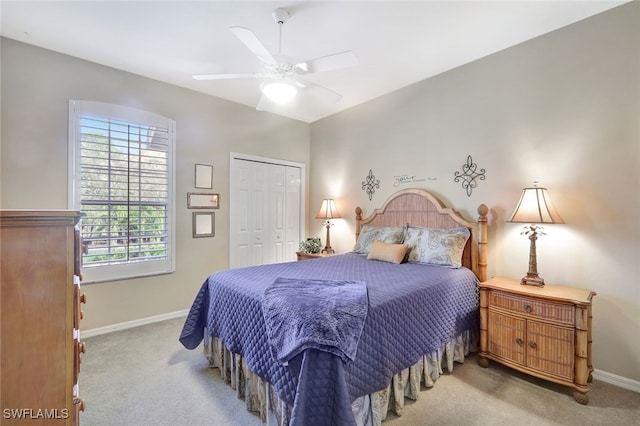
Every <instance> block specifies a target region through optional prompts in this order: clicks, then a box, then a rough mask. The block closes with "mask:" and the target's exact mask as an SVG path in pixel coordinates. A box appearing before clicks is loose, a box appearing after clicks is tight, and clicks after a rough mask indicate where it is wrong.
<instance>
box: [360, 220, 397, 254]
mask: <svg viewBox="0 0 640 426" xmlns="http://www.w3.org/2000/svg"><path fill="white" fill-rule="evenodd" d="M405 229H406V226H405V225H400V226H384V227H377V226H370V225H362V228H361V229H360V236H358V241H356V245H355V246H354V247H353V252H354V253H358V254H369V252H370V251H371V247H372V246H373V242H374V241H376V240H377V241H382V242H383V243H387V244H400V243H402V240H403V239H404V233H405Z"/></svg>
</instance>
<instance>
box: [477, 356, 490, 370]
mask: <svg viewBox="0 0 640 426" xmlns="http://www.w3.org/2000/svg"><path fill="white" fill-rule="evenodd" d="M478 365H479V366H480V367H483V368H487V367H488V366H489V358H485V357H483V356H481V357H478Z"/></svg>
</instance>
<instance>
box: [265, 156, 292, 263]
mask: <svg viewBox="0 0 640 426" xmlns="http://www.w3.org/2000/svg"><path fill="white" fill-rule="evenodd" d="M286 171H287V167H286V166H280V165H277V164H269V184H268V185H269V212H268V223H269V226H268V228H269V250H268V253H267V255H266V261H265V263H279V262H286V261H287V255H286V250H285V249H286V245H285V244H286V243H285V242H286V239H285V231H286V227H285V223H286V219H287V218H286V215H285V213H286V203H285V197H286V187H287V181H286Z"/></svg>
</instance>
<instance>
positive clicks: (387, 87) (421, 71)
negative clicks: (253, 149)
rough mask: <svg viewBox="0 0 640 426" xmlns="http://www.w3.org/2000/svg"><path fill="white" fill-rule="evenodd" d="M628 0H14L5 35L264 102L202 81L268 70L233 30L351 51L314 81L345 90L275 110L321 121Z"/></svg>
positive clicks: (310, 53) (241, 83) (305, 55)
mask: <svg viewBox="0 0 640 426" xmlns="http://www.w3.org/2000/svg"><path fill="white" fill-rule="evenodd" d="M625 2H626V0H625V1H610V0H605V1H580V0H571V1H553V0H552V1H504V0H503V1H493V2H489V1H410V2H405V1H385V2H383V1H334V2H327V1H275V2H274V1H252V2H249V1H238V0H236V1H197V2H189V1H173V2H169V1H104V2H99V1H44V2H34V1H24V0H22V1H6V0H2V1H1V3H0V7H1V9H0V18H1V21H0V22H1V27H0V29H1V34H2V36H4V37H8V38H11V39H15V40H19V41H22V42H25V43H29V44H33V45H36V46H40V47H44V48H47V49H51V50H54V51H58V52H62V53H65V54H69V55H72V56H76V57H79V58H83V59H86V60H89V61H93V62H97V63H100V64H104V65H107V66H110V67H113V68H118V69H121V70H125V71H128V72H132V73H135V74H139V75H143V76H146V77H150V78H153V79H157V80H161V81H164V82H167V83H171V84H175V85H177V86H182V87H186V88H189V89H193V90H196V91H199V92H203V93H207V94H210V95H213V96H217V97H220V98H224V99H228V100H230V101H233V102H238V103H240V104H244V105H248V106H253V107H255V106H256V105H257V103H258V101H259V99H260V91H259V84H260V81H259V80H254V79H241V80H215V81H196V80H193V79H192V78H191V75H192V74H208V73H237V72H259V71H261V65H260V63H259V61H258V60H257V59H256V57H255V56H254V55H253V54H252V53H251V52H250V51H249V50H248V49H247V48H246V47H245V46H244V45H243V44H242V43H241V42H240V41H239V40H238V39H237V38H236V37H235V36H234V35H233V34H232V33H231V32H230V31H229V29H228V27H230V26H242V27H246V28H250V29H252V30H253V32H254V33H255V34H256V36H257V37H258V38H259V39H260V40H261V41H262V43H263V44H264V45H265V46H266V48H267V49H268V50H269V51H270V52H272V53H273V54H277V52H278V26H277V24H276V23H275V22H274V20H273V18H272V16H271V12H272V10H273V9H275V8H279V7H282V8H285V9H287V10H288V11H289V12H290V14H291V17H290V18H289V20H288V21H287V23H285V24H284V26H283V33H282V36H283V41H282V54H283V55H284V56H286V57H289V58H290V59H291V60H292V61H294V62H300V61H303V60H308V59H313V58H317V57H321V56H325V55H329V54H332V53H337V52H342V51H345V50H351V51H353V52H354V53H355V55H356V56H357V58H358V65H357V66H356V67H352V68H346V69H341V70H334V71H328V72H325V73H318V74H311V75H308V76H305V78H306V79H307V80H309V81H311V82H313V83H316V84H320V85H323V86H325V87H327V88H330V89H331V90H333V91H335V92H338V93H340V94H342V95H343V98H342V99H341V100H340V101H339V102H338V103H335V104H329V103H326V102H323V101H319V100H316V99H315V98H312V97H309V96H306V97H300V98H299V100H300V102H299V103H294V104H290V105H289V106H287V107H281V108H280V109H278V110H276V111H274V112H276V113H278V114H281V115H283V116H288V117H291V118H295V119H299V120H302V121H306V122H313V121H315V120H317V119H319V118H322V117H326V116H329V115H331V114H334V113H336V112H338V111H341V110H344V109H346V108H349V107H352V106H355V105H358V104H361V103H363V102H366V101H369V100H371V99H374V98H376V97H378V96H381V95H384V94H385V93H389V92H392V91H394V90H397V89H399V88H401V87H404V86H407V85H410V84H412V83H415V82H418V81H420V80H424V79H426V78H428V77H431V76H433V75H436V74H439V73H442V72H444V71H447V70H450V69H452V68H455V67H458V66H460V65H463V64H465V63H469V62H471V61H474V60H476V59H478V58H481V57H483V56H486V55H489V54H491V53H494V52H497V51H499V50H502V49H505V48H507V47H510V46H513V45H515V44H518V43H521V42H523V41H525V40H529V39H532V38H534V37H537V36H539V35H542V34H545V33H547V32H549V31H553V30H555V29H557V28H560V27H563V26H566V25H569V24H571V23H573V22H576V21H578V20H581V19H584V18H587V17H589V16H592V15H595V14H597V13H600V12H603V11H605V10H607V9H610V8H612V7H615V6H617V5H619V4H622V3H625Z"/></svg>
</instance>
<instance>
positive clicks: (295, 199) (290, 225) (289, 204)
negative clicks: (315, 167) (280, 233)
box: [284, 166, 304, 262]
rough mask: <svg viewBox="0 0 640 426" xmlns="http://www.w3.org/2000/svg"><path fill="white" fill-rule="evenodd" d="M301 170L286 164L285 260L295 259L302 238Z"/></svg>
mask: <svg viewBox="0 0 640 426" xmlns="http://www.w3.org/2000/svg"><path fill="white" fill-rule="evenodd" d="M301 189H302V170H301V169H300V167H291V166H287V170H286V188H285V190H286V196H285V216H286V219H285V224H286V225H285V233H284V241H285V259H284V261H285V262H289V261H292V260H296V259H297V257H296V252H297V251H298V247H299V244H300V241H301V240H302V239H303V235H302V232H301V230H302V229H304V226H303V222H302V214H303V212H304V209H302V208H301V207H300V206H302V202H303V199H302V191H301Z"/></svg>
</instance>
